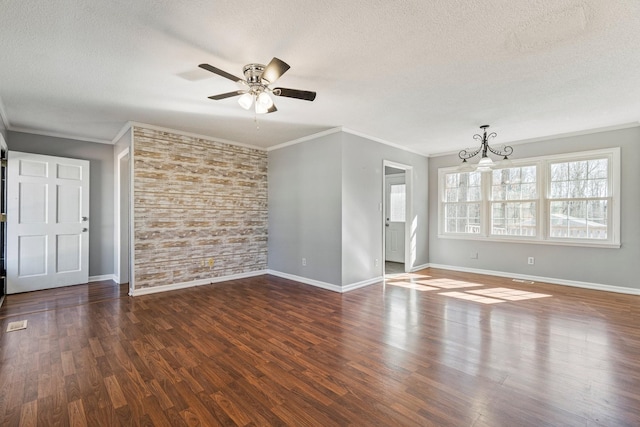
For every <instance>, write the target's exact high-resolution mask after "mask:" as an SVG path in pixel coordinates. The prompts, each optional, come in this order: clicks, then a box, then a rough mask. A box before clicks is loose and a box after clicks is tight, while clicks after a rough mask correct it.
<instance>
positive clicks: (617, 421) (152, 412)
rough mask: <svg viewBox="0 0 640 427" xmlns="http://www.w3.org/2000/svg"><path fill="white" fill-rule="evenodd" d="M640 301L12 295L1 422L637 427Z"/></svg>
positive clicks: (477, 292) (220, 288) (220, 292)
mask: <svg viewBox="0 0 640 427" xmlns="http://www.w3.org/2000/svg"><path fill="white" fill-rule="evenodd" d="M56 295H57V296H56ZM639 302H640V298H639V297H637V296H629V295H621V294H613V293H607V292H599V291H590V290H583V289H575V288H569V287H562V286H554V285H548V284H540V283H534V284H527V283H516V282H512V281H511V280H509V279H505V278H497V277H491V276H481V275H473V274H466V273H455V272H450V271H444V270H435V269H427V270H424V271H422V272H420V273H418V274H411V275H405V274H399V275H389V276H388V277H387V280H386V283H384V284H383V283H380V284H377V285H371V286H368V287H366V288H362V289H358V290H355V291H352V292H349V293H346V294H338V293H333V292H330V291H325V290H322V289H318V288H314V287H311V286H307V285H302V284H298V283H296V282H292V281H288V280H285V279H280V278H277V277H273V276H261V277H256V278H251V279H243V280H235V281H229V282H224V283H218V284H214V285H209V286H201V287H197V288H191V289H184V290H179V291H173V292H166V293H161V294H153V295H146V296H140V297H135V298H131V297H128V296H126V289H124V291H123V290H122V289H121V288H120V287H118V286H114V285H109V283H99V284H95V285H93V284H92V285H88V286H86V288H83V287H71V288H65V289H64V290H57V291H56V292H53V291H43V292H35V293H30V294H24V295H10V296H9V297H8V298H7V301H5V305H4V306H3V307H2V308H0V327H1V328H2V329H1V330H0V425H3V426H18V425H42V426H54V425H78V426H83V425H86V426H102V425H104V426H114V425H123V426H125V425H126V426H129V425H147V426H152V425H155V426H184V425H186V426H195V425H202V426H216V425H243V426H249V425H269V426H271V425H295V426H305V425H308V426H334V425H335V426H344V425H358V426H372V425H383V426H387V425H388V426H399V425H403V426H404V425H416V426H430V425H433V426H561V425H562V426H638V425H640V322H639V320H640V316H639V314H640V304H639ZM22 319H27V320H28V328H27V329H26V330H21V331H14V332H5V331H6V328H7V325H8V323H9V322H13V321H16V320H22Z"/></svg>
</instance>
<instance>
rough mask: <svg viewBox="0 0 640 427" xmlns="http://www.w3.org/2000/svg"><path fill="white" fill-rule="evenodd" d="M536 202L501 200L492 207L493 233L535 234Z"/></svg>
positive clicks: (511, 234)
mask: <svg viewBox="0 0 640 427" xmlns="http://www.w3.org/2000/svg"><path fill="white" fill-rule="evenodd" d="M536 209H537V207H536V203H535V202H508V203H506V202H500V203H493V204H492V207H491V214H492V217H491V234H497V235H507V236H535V235H536V234H537V227H536Z"/></svg>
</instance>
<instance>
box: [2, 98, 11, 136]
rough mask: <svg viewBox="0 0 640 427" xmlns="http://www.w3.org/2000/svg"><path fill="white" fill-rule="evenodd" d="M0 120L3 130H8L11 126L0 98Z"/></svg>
mask: <svg viewBox="0 0 640 427" xmlns="http://www.w3.org/2000/svg"><path fill="white" fill-rule="evenodd" d="M0 119H2V123H3V124H4V128H5V129H7V130H9V128H10V127H11V124H10V123H9V116H7V110H5V108H4V103H3V102H2V98H0Z"/></svg>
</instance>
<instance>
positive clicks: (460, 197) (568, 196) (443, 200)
mask: <svg viewBox="0 0 640 427" xmlns="http://www.w3.org/2000/svg"><path fill="white" fill-rule="evenodd" d="M619 164H620V149H619V148H613V149H606V150H595V151H589V152H582V153H571V154H563V155H555V156H548V157H540V158H534V159H522V160H516V161H513V162H512V164H511V165H509V166H508V167H503V168H497V169H494V170H492V171H490V172H487V173H481V172H458V171H457V168H455V167H454V168H446V169H440V170H439V189H438V192H439V235H440V236H441V237H458V238H470V239H484V240H496V241H505V240H509V241H524V242H530V243H549V244H568V245H579V246H607V247H619V246H620V233H619V229H620V221H619V217H620V213H619V191H620V167H619Z"/></svg>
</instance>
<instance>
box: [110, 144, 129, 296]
mask: <svg viewBox="0 0 640 427" xmlns="http://www.w3.org/2000/svg"><path fill="white" fill-rule="evenodd" d="M130 153H131V150H130V148H129V147H127V148H125V149H124V150H122V151H121V152H120V153H118V155H117V156H116V165H115V166H116V173H115V181H116V182H115V192H114V193H115V200H114V211H115V212H114V223H115V226H114V229H115V232H114V243H115V244H114V247H115V251H114V266H115V271H116V274H115V278H116V281H117V283H118V284H120V283H123V279H124V278H123V277H121V275H122V266H121V262H120V261H121V255H122V244H123V242H121V239H120V236H121V235H122V234H121V233H122V227H128V229H129V242H126V244H127V246H128V249H129V257H128V258H129V268H128V269H127V270H128V272H129V277H128V278H127V279H128V282H129V295H131V293H132V292H133V289H134V283H133V277H134V274H133V244H132V242H133V234H132V233H133V185H132V182H133V180H132V175H131V174H132V173H133V158H132V157H133V156H131V155H130ZM126 156H129V162H128V169H129V170H128V172H129V173H128V177H129V181H128V183H127V184H128V187H129V215H128V217H129V223H128V224H122V221H121V218H122V217H121V214H122V212H121V210H122V207H121V206H120V196H121V192H120V188H121V185H122V181H121V180H122V170H121V168H120V162H121V161H122V159H123V158H124V157H126Z"/></svg>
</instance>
